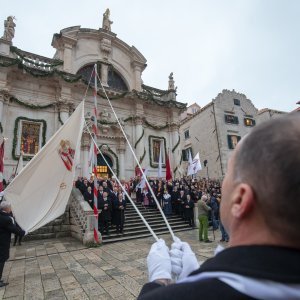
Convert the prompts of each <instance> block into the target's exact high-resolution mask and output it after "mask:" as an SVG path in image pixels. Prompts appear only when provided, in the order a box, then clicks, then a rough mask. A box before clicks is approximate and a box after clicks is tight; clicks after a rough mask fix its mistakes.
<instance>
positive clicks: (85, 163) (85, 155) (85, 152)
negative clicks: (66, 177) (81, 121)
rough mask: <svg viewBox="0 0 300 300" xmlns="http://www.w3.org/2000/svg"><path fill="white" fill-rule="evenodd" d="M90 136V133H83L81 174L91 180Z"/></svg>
mask: <svg viewBox="0 0 300 300" xmlns="http://www.w3.org/2000/svg"><path fill="white" fill-rule="evenodd" d="M90 143H91V141H90V135H89V134H88V133H83V135H82V139H81V153H80V154H81V158H80V164H81V171H82V172H81V173H82V176H83V177H86V178H88V179H89V178H90V176H91V174H90V173H89V151H90Z"/></svg>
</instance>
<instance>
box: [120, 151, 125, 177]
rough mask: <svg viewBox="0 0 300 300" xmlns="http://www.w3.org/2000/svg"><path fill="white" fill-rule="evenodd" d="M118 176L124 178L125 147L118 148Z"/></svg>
mask: <svg viewBox="0 0 300 300" xmlns="http://www.w3.org/2000/svg"><path fill="white" fill-rule="evenodd" d="M119 178H120V179H125V149H119Z"/></svg>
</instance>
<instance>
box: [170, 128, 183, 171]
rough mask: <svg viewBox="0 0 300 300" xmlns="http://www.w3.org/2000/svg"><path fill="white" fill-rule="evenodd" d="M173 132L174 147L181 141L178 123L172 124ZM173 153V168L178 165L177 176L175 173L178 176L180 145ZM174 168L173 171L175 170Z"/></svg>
mask: <svg viewBox="0 0 300 300" xmlns="http://www.w3.org/2000/svg"><path fill="white" fill-rule="evenodd" d="M170 129H171V134H172V149H171V151H172V150H173V148H174V147H175V146H176V144H177V143H178V141H179V128H178V125H176V124H172V125H171V128H170ZM171 153H172V169H173V170H174V169H175V168H176V167H177V176H176V174H174V176H176V177H178V174H179V173H178V168H179V163H180V154H181V153H180V145H178V146H177V148H176V149H175V151H174V152H171ZM173 170H172V171H173Z"/></svg>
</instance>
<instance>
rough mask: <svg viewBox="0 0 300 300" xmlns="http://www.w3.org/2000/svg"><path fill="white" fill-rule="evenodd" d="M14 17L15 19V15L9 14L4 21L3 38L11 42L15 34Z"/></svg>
mask: <svg viewBox="0 0 300 300" xmlns="http://www.w3.org/2000/svg"><path fill="white" fill-rule="evenodd" d="M14 19H15V17H13V16H9V17H7V19H6V20H5V21H4V34H3V37H2V39H4V40H6V41H9V42H11V41H12V39H13V38H14V36H15V27H16V24H15V23H14Z"/></svg>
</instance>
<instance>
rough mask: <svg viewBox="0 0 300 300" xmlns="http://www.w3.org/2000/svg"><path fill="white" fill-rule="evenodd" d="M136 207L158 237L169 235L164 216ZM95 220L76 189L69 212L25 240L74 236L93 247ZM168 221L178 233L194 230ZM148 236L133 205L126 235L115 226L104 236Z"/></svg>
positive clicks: (117, 238)
mask: <svg viewBox="0 0 300 300" xmlns="http://www.w3.org/2000/svg"><path fill="white" fill-rule="evenodd" d="M136 205H137V207H138V208H139V210H140V212H141V213H142V215H143V216H144V218H145V219H146V221H147V222H148V223H149V224H150V226H151V228H152V229H153V230H154V232H155V233H156V234H157V235H161V234H165V233H169V230H168V229H167V226H166V224H165V222H164V220H163V217H162V216H161V214H160V212H159V211H158V210H157V209H154V208H144V207H143V206H142V205H141V204H136ZM93 220H94V217H93V210H92V209H91V208H90V206H89V205H88V203H87V202H85V201H84V200H83V197H82V195H81V193H80V192H79V190H78V189H76V188H73V190H72V193H71V195H70V200H69V205H68V206H67V209H66V211H65V213H64V214H63V215H62V216H61V217H59V218H57V219H56V220H54V221H52V222H50V223H49V224H47V225H45V226H43V227H42V228H40V229H38V230H36V231H34V232H32V233H30V234H28V235H27V236H26V237H25V238H24V240H38V239H50V238H58V237H65V236H73V237H75V238H77V239H79V240H81V241H82V242H83V243H84V244H86V245H89V244H91V243H92V241H93V225H92V224H93V222H94V221H93ZM168 221H169V223H170V225H171V227H172V229H173V231H174V232H178V231H184V230H190V229H191V227H189V226H188V224H186V223H185V222H184V221H183V220H182V219H181V218H180V217H179V216H176V215H172V216H170V217H168ZM148 236H151V233H150V232H149V230H148V228H147V227H146V225H145V224H144V223H143V221H142V220H141V218H140V217H139V215H138V214H137V212H136V211H135V209H134V208H133V205H132V204H131V203H127V207H126V210H125V224H124V232H123V234H117V233H116V229H115V227H112V228H110V234H109V235H105V234H104V235H103V236H102V241H103V243H112V242H118V241H124V240H129V239H137V238H144V237H148ZM87 240H89V242H87Z"/></svg>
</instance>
